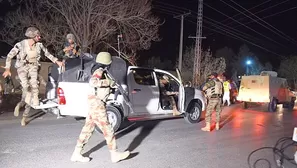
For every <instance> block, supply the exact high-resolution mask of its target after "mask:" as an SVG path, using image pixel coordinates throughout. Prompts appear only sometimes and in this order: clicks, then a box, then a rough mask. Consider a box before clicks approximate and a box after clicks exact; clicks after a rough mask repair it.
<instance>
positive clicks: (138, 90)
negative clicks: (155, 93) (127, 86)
mask: <svg viewBox="0 0 297 168" xmlns="http://www.w3.org/2000/svg"><path fill="white" fill-rule="evenodd" d="M140 91H141V89H133V91H132V94H135V93H137V92H140Z"/></svg>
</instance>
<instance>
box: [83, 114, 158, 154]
mask: <svg viewBox="0 0 297 168" xmlns="http://www.w3.org/2000/svg"><path fill="white" fill-rule="evenodd" d="M160 122H161V120H155V121H140V122H136V123H130V126H128V127H125V129H123V130H121V131H120V132H118V133H116V139H120V138H121V137H123V136H125V135H127V134H129V133H131V132H132V131H134V130H136V129H138V128H141V130H140V132H139V134H138V135H137V136H136V137H135V138H134V139H133V140H132V142H131V143H130V145H129V147H128V148H127V149H126V150H129V151H134V150H135V149H136V148H137V147H138V146H139V145H140V144H141V143H142V141H143V140H144V139H145V138H146V137H147V136H148V135H149V134H150V133H151V131H152V130H153V129H154V128H155V127H156V126H157V125H158V124H159V123H160ZM105 145H106V141H105V140H104V141H102V142H100V143H99V144H98V145H96V146H95V147H93V148H92V149H90V150H89V151H88V152H86V153H84V154H83V155H84V156H87V157H89V156H90V155H91V153H93V152H96V151H97V150H99V149H100V148H102V147H103V146H105ZM138 154H139V153H138V152H136V153H131V156H130V157H129V159H131V158H133V157H135V156H136V155H138Z"/></svg>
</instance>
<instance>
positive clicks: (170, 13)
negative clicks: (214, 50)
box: [158, 8, 278, 55]
mask: <svg viewBox="0 0 297 168" xmlns="http://www.w3.org/2000/svg"><path fill="white" fill-rule="evenodd" d="M158 9H159V10H165V11H166V13H167V14H169V15H173V13H174V14H177V12H175V11H170V10H167V9H162V8H158ZM159 12H160V11H159ZM192 13H195V12H194V11H192ZM192 17H194V16H192ZM205 18H206V19H208V20H210V22H215V23H218V24H220V25H222V26H223V27H227V29H228V30H229V31H230V30H233V32H235V34H238V36H242V37H243V38H246V39H254V41H261V40H260V39H257V38H255V37H253V36H251V35H249V34H247V33H243V32H241V31H239V30H237V29H234V28H232V27H229V26H226V25H224V24H223V23H220V22H218V21H215V20H213V19H211V18H208V17H206V16H205ZM187 21H189V20H188V19H187ZM190 22H192V21H190ZM192 23H193V22H192ZM215 32H217V31H215ZM230 32H231V31H230ZM220 34H221V33H220ZM239 40H240V39H239ZM253 44H255V43H253ZM262 49H263V48H262ZM265 51H267V49H266V48H265ZM277 55H278V54H277Z"/></svg>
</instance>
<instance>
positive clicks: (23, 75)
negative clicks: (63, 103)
mask: <svg viewBox="0 0 297 168" xmlns="http://www.w3.org/2000/svg"><path fill="white" fill-rule="evenodd" d="M25 36H26V37H28V39H25V40H22V41H21V42H18V43H16V44H15V46H14V47H13V48H12V49H11V50H10V52H9V53H8V55H7V58H6V66H5V72H4V73H3V76H4V78H6V77H7V76H11V72H10V66H11V60H12V59H13V58H14V57H15V56H16V63H15V68H16V69H17V73H18V76H19V78H20V81H21V85H22V101H23V102H24V101H25V99H26V96H29V98H30V103H31V101H32V105H33V106H38V105H39V98H38V94H39V87H38V79H37V78H38V69H39V68H40V63H39V61H40V58H41V52H42V51H43V52H44V55H45V56H46V57H47V58H48V59H50V60H51V61H52V62H53V63H56V64H58V65H59V66H60V67H61V66H62V65H63V63H62V62H60V61H58V59H57V58H56V57H54V56H53V55H51V54H50V53H49V52H48V50H47V49H46V48H45V47H44V45H43V44H42V43H41V42H39V41H40V39H41V35H40V32H39V30H38V29H37V28H35V27H29V28H28V29H27V30H26V33H25ZM29 87H30V89H31V93H32V94H28V93H29ZM30 105H31V104H30ZM30 105H28V106H30ZM29 110H30V109H29ZM27 117H28V113H27V112H24V114H23V118H22V121H21V124H22V126H25V125H26V118H27Z"/></svg>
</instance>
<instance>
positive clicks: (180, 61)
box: [174, 12, 191, 71]
mask: <svg viewBox="0 0 297 168" xmlns="http://www.w3.org/2000/svg"><path fill="white" fill-rule="evenodd" d="M189 14H191V12H189V13H185V14H181V15H178V16H175V17H174V18H178V17H181V22H180V39H179V58H178V69H179V70H180V71H181V70H182V61H183V39H184V18H185V16H187V15H189Z"/></svg>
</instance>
